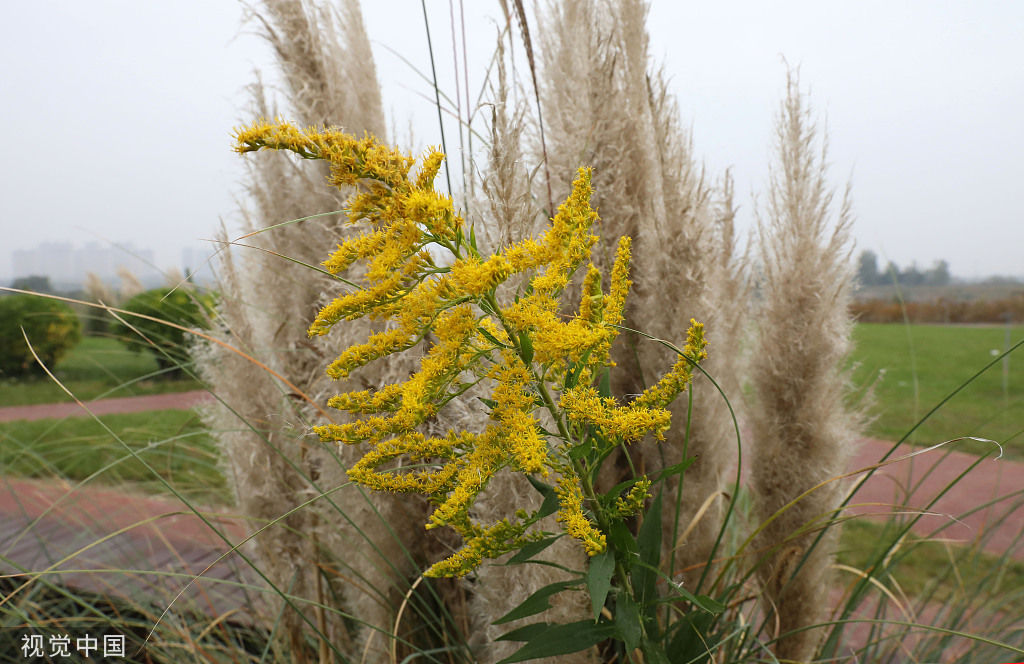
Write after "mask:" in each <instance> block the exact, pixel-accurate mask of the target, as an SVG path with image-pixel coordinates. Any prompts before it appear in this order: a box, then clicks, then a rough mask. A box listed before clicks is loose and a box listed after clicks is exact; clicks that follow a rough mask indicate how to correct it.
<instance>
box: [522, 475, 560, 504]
mask: <svg viewBox="0 0 1024 664" xmlns="http://www.w3.org/2000/svg"><path fill="white" fill-rule="evenodd" d="M526 479H527V480H529V482H530V484H532V485H533V488H534V489H536V490H537V491H539V492H540V495H542V496H544V498H547V497H548V496H554V497H555V499H556V500H557V498H558V494H556V493H555V487H553V486H551V485H550V484H545V483H544V482H541V481H540V480H539V479H537V478H536V477H534V476H533V475H527V476H526Z"/></svg>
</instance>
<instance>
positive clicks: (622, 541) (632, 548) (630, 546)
mask: <svg viewBox="0 0 1024 664" xmlns="http://www.w3.org/2000/svg"><path fill="white" fill-rule="evenodd" d="M608 530H609V532H608V539H610V540H611V543H612V546H613V547H614V548H615V550H616V551H619V552H620V553H624V554H634V553H636V540H635V539H634V538H633V533H631V532H629V528H627V527H626V524H625V523H624V522H622V521H613V522H612V523H611V525H610V526H609V528H608ZM625 560H627V561H628V560H629V556H628V555H627V556H626V558H625Z"/></svg>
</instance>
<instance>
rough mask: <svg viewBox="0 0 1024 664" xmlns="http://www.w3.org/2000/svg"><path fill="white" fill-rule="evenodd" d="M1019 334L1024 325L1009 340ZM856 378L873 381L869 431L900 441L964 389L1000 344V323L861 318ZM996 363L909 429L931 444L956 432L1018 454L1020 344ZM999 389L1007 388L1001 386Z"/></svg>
mask: <svg viewBox="0 0 1024 664" xmlns="http://www.w3.org/2000/svg"><path fill="white" fill-rule="evenodd" d="M1022 339H1024V328H1021V327H1014V328H1011V330H1010V345H1011V346H1012V345H1013V344H1014V343H1017V342H1019V341H1021V340H1022ZM854 341H855V343H856V349H855V350H854V353H853V359H854V372H853V377H854V381H855V383H856V384H857V385H858V386H859V387H860V389H861V390H864V389H867V388H869V387H871V386H873V389H874V405H873V407H872V409H871V412H872V414H873V415H875V416H876V419H875V421H874V423H873V424H872V425H871V427H870V428H869V433H870V435H872V436H874V437H876V438H882V439H885V440H899V439H900V438H902V437H903V436H904V435H905V434H906V433H907V432H908V431H910V430H911V428H913V426H914V425H915V424H916V423H917V421H918V420H920V419H921V418H922V417H924V416H925V415H926V414H927V413H928V412H929V411H930V410H931V409H932V408H933V407H935V406H936V405H938V404H939V403H940V402H941V401H942V400H943V399H945V398H946V397H948V396H949V395H950V394H952V393H953V392H954V391H956V390H957V389H958V388H960V387H961V386H963V385H964V384H965V383H966V382H967V381H968V380H970V379H971V377H972V376H973V375H974V374H976V373H977V372H979V371H980V370H982V369H983V368H984V367H985V366H986V365H988V364H989V363H991V362H992V361H993V360H995V359H996V357H997V356H998V355H999V354H1001V353H1002V352H1003V351H1004V350H1005V348H1006V328H1005V327H1002V326H993V327H968V326H940V325H911V326H909V327H907V326H903V325H886V324H869V323H862V324H859V325H857V326H856V328H855V329H854ZM1005 366H1006V369H1007V371H1006V374H1005V383H1004V362H1003V361H998V362H996V364H995V365H994V366H992V367H991V368H989V369H988V370H987V371H985V372H984V373H983V374H982V375H981V376H979V377H978V378H977V379H976V380H974V381H973V382H971V383H970V384H969V385H967V386H966V387H964V388H963V389H962V390H961V391H960V392H959V393H958V394H957V395H956V396H955V397H953V398H952V399H951V400H949V401H948V402H947V403H946V404H945V405H943V406H942V407H941V408H940V409H939V410H938V411H937V412H936V413H935V414H933V415H932V416H931V417H929V418H928V420H927V421H926V422H925V423H924V424H923V425H922V426H921V427H919V428H918V429H917V430H916V431H914V432H913V434H911V436H910V438H909V440H910V441H911V442H913V443H915V444H919V445H932V444H935V443H939V442H942V441H944V440H950V439H952V438H956V437H959V436H976V437H982V438H989V439H991V440H995V441H997V442H998V443H1000V444H1002V445H1004V446H1005V447H1006V452H1007V454H1008V455H1009V456H1012V457H1015V458H1018V459H1019V458H1024V348H1021V349H1018V350H1017V351H1015V352H1013V353H1011V354H1010V355H1009V356H1008V361H1007V362H1006V363H1005ZM1004 386H1005V390H1004ZM959 445H961V446H962V447H960V448H958V449H960V450H962V451H965V452H972V453H976V454H981V453H985V452H990V451H992V445H991V444H989V443H981V442H975V441H963V442H962V443H959Z"/></svg>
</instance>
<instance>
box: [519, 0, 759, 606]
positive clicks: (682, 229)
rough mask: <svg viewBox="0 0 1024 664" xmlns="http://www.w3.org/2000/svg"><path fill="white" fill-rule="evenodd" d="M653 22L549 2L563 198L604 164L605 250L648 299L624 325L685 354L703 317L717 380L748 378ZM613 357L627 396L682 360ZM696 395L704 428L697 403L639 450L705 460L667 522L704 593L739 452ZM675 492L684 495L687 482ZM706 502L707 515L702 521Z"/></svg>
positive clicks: (550, 134)
mask: <svg viewBox="0 0 1024 664" xmlns="http://www.w3.org/2000/svg"><path fill="white" fill-rule="evenodd" d="M646 14H647V5H646V3H644V2H641V1H639V0H605V1H603V2H598V3H592V2H582V1H572V0H570V1H569V2H564V3H550V4H549V5H548V7H547V11H546V16H545V18H543V19H542V20H540V21H538V26H539V29H538V31H537V32H538V34H539V39H540V41H541V44H542V48H541V49H540V54H541V58H540V59H541V62H542V77H541V87H542V97H541V99H542V102H543V105H544V118H545V122H546V125H547V130H548V131H547V155H548V158H549V159H550V161H551V173H552V181H553V188H554V191H555V197H556V198H558V197H559V196H562V195H564V192H565V188H566V186H567V178H568V177H569V175H570V174H571V173H572V172H573V171H574V170H575V168H576V167H577V166H578V165H579V164H581V163H587V164H592V165H593V167H594V172H595V190H596V192H597V196H596V198H595V201H596V204H597V207H598V209H600V210H601V211H602V233H601V235H602V237H604V238H605V241H606V242H614V241H615V240H616V239H617V238H618V237H621V236H624V235H628V236H632V237H634V238H635V239H636V247H635V254H636V261H635V262H636V265H637V269H636V271H635V275H634V277H633V280H634V282H635V293H636V296H635V297H634V298H632V299H631V301H630V304H629V305H628V306H627V310H626V321H625V325H626V326H628V327H631V328H634V329H639V330H643V331H645V332H647V333H650V334H652V335H654V336H656V337H659V338H661V339H665V340H667V341H671V342H673V343H675V344H676V345H681V344H682V343H683V340H684V338H685V336H684V335H685V333H686V327H685V321H688V320H689V319H690V318H696V319H698V320H704V321H706V322H707V324H708V329H709V330H711V335H710V339H709V341H710V343H711V344H712V347H713V348H714V349H716V352H714V353H712V359H711V361H710V363H709V364H708V365H707V366H708V370H709V371H710V372H711V373H712V375H715V376H738V375H739V372H740V370H741V369H740V367H739V366H738V364H737V358H738V346H739V344H738V340H737V339H736V338H735V337H734V336H733V335H734V334H735V333H736V332H738V328H739V324H738V322H739V321H740V320H742V318H743V317H742V311H741V310H740V309H741V307H742V306H743V301H742V298H740V299H734V300H726V299H725V298H724V297H723V295H724V292H723V289H726V290H728V289H729V288H738V287H739V284H740V283H741V281H737V278H738V277H739V272H738V271H737V270H738V269H739V268H737V266H735V265H734V264H733V263H732V260H733V258H732V253H731V252H732V251H733V250H734V244H733V243H732V241H731V239H730V241H728V242H726V241H723V240H722V237H721V235H720V233H719V232H717V231H716V229H715V211H714V209H713V206H712V200H711V191H710V188H709V187H708V186H707V184H706V183H705V182H704V179H703V173H702V170H701V169H700V167H699V166H698V165H697V164H696V162H695V160H694V158H693V155H692V147H691V141H690V138H689V136H688V134H687V133H686V132H685V131H684V130H683V128H682V127H681V125H680V121H679V109H678V105H677V103H676V101H675V100H674V98H672V97H671V95H669V94H668V93H667V90H666V84H665V77H664V75H663V73H662V72H661V71H649V60H650V56H649V54H648V38H647V33H646V29H645V20H646ZM724 229H725V227H724V226H723V227H722V230H724ZM729 230H730V232H731V227H729ZM599 253H600V252H599ZM606 253H607V249H606ZM606 260H607V259H606ZM726 266H731V267H730V268H729V269H726ZM730 275H731V276H730ZM729 284H732V286H730V285H729ZM741 290H742V289H741ZM736 294H737V295H742V294H743V293H742V292H739V291H737V293H736ZM711 321H715V323H714V324H712V323H711ZM732 321H735V322H732ZM723 323H725V324H723ZM612 357H613V359H614V360H615V362H616V363H617V365H618V369H617V371H618V376H617V378H615V380H614V382H613V386H612V387H613V393H614V394H616V395H618V396H624V395H630V394H638V393H640V392H642V391H643V389H644V388H645V387H646V386H647V385H649V384H650V382H651V381H652V380H653V378H654V377H655V376H656V372H657V367H660V366H664V365H665V363H666V362H670V361H671V354H670V353H669V351H668V350H667V349H666V348H664V347H663V346H661V345H660V344H657V343H653V342H650V341H645V340H641V339H640V338H639V337H637V336H635V335H632V334H628V333H627V334H624V335H623V337H622V338H621V342H620V344H618V345H617V347H616V348H615V349H613V355H612ZM735 386H736V382H735V381H734V382H733V383H729V382H728V381H727V383H726V388H727V389H728V390H729V392H727V393H728V394H730V396H732V395H735V394H737V392H736V389H735ZM692 397H693V399H694V402H695V408H694V409H693V412H694V413H698V415H695V416H694V418H693V421H692V422H689V423H687V417H686V415H687V405H686V404H679V403H677V404H674V405H673V407H672V410H673V414H674V415H675V417H674V419H673V428H672V430H671V431H670V432H669V433H668V440H667V442H666V444H665V445H662V446H659V447H658V448H657V449H635V450H633V452H634V453H635V454H636V457H635V458H634V463H636V464H637V465H640V466H642V467H643V468H644V469H645V470H646V471H651V470H654V469H656V468H658V467H662V466H663V465H671V464H674V463H677V462H678V461H680V460H681V458H682V456H683V454H684V449H685V454H686V456H688V457H689V456H694V455H697V457H698V459H697V461H696V462H695V463H694V465H693V466H691V468H690V469H688V470H687V474H686V481H685V483H684V484H683V488H682V493H681V495H679V496H678V497H676V498H673V500H672V505H673V507H672V508H671V509H668V508H666V509H665V510H664V512H663V518H664V521H665V528H666V531H665V532H666V533H667V536H666V538H665V547H666V549H671V548H675V557H674V560H673V562H672V567H674V569H675V570H690V571H688V572H685V573H684V574H683V581H684V582H685V583H686V584H687V587H688V588H690V589H691V590H695V589H696V587H695V584H696V582H697V581H698V580H699V579H700V578H701V576H702V575H703V573H704V567H703V564H704V563H706V561H707V560H708V558H709V556H710V554H711V551H712V549H713V547H714V544H715V541H716V538H717V535H718V531H719V528H720V526H721V523H722V515H723V512H724V509H723V508H724V506H725V504H726V501H725V500H724V494H723V489H724V488H725V484H726V479H727V478H726V472H727V469H728V468H729V467H730V464H731V463H732V460H733V457H734V451H735V448H736V441H735V436H734V435H733V433H732V429H731V424H730V422H731V420H730V418H729V416H728V407H727V405H726V403H725V402H724V401H723V400H722V399H721V396H720V395H719V394H718V393H717V390H715V388H714V386H713V385H711V384H710V382H709V381H707V380H705V379H704V378H703V377H702V376H698V377H696V378H695V380H694V385H693V391H692ZM687 429H689V435H688V436H687V435H686V431H687ZM607 481H608V482H610V483H612V484H614V483H615V482H616V481H617V479H616V478H614V477H609V478H608V479H607ZM668 488H669V492H670V493H671V494H672V495H673V496H676V495H677V491H676V489H677V485H676V486H672V485H670V486H669V487H668ZM708 501H710V502H709V505H708V508H707V509H706V510H705V511H704V513H703V517H702V518H700V519H699V520H698V521H696V522H694V520H695V518H696V516H697V514H698V512H699V511H700V507H701V505H703V504H704V503H705V502H708ZM691 523H693V527H692V528H688V526H689V525H690V524H691ZM686 531H688V536H687V538H686V541H685V542H680V543H678V546H677V542H675V541H673V537H672V535H673V534H674V535H676V536H677V537H678V536H680V535H682V534H683V533H684V532H686ZM665 559H667V555H666V557H665Z"/></svg>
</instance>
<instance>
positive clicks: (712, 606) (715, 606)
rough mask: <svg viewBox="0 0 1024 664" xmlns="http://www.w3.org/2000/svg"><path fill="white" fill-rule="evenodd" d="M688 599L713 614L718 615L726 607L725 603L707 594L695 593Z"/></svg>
mask: <svg viewBox="0 0 1024 664" xmlns="http://www.w3.org/2000/svg"><path fill="white" fill-rule="evenodd" d="M690 601H691V602H693V603H694V604H696V605H697V606H699V607H700V608H702V609H704V610H705V611H707V612H708V613H711V614H714V615H718V614H719V613H722V612H723V611H725V609H726V606H725V604H722V603H721V602H719V601H718V600H716V599H711V598H710V597H708V596H707V595H697V596H696V597H694V598H693V599H691V600H690Z"/></svg>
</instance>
